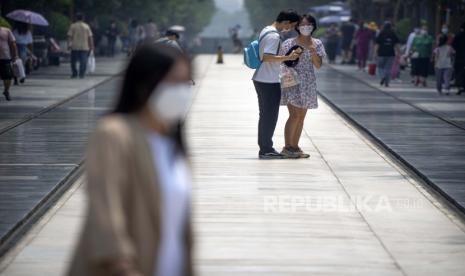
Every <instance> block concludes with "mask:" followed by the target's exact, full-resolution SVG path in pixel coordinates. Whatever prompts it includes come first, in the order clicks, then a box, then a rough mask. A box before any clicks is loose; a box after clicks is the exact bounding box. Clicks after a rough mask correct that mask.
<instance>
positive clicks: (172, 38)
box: [155, 30, 183, 52]
mask: <svg viewBox="0 0 465 276" xmlns="http://www.w3.org/2000/svg"><path fill="white" fill-rule="evenodd" d="M178 40H179V33H177V32H175V31H173V30H167V31H166V32H165V36H164V37H162V38H159V39H157V40H156V41H155V43H164V44H167V45H170V46H171V47H174V48H175V49H177V50H178V51H181V52H182V51H183V50H182V48H181V46H180V45H179V42H178Z"/></svg>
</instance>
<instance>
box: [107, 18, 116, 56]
mask: <svg viewBox="0 0 465 276" xmlns="http://www.w3.org/2000/svg"><path fill="white" fill-rule="evenodd" d="M106 35H107V38H108V50H107V55H108V56H110V57H113V56H114V55H115V52H116V50H115V48H116V40H117V39H118V35H119V30H118V27H117V26H116V22H115V21H112V22H111V24H110V26H109V27H108V29H107V32H106Z"/></svg>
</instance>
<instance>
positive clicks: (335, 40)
mask: <svg viewBox="0 0 465 276" xmlns="http://www.w3.org/2000/svg"><path fill="white" fill-rule="evenodd" d="M325 38H326V49H327V50H328V59H329V63H331V64H333V63H335V62H336V56H337V49H338V47H339V39H340V33H339V30H338V29H337V26H336V24H331V26H330V27H329V28H328V29H327V30H326V34H325Z"/></svg>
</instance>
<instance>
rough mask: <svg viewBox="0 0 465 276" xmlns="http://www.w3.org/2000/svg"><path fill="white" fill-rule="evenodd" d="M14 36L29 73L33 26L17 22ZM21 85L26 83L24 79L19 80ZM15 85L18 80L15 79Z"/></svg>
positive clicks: (20, 56)
mask: <svg viewBox="0 0 465 276" xmlns="http://www.w3.org/2000/svg"><path fill="white" fill-rule="evenodd" d="M13 35H14V36H15V39H16V46H17V47H18V54H19V58H20V59H21V60H22V62H23V64H24V68H25V69H27V70H26V72H27V73H29V69H30V67H31V66H30V64H29V60H30V59H29V57H30V56H31V54H32V44H33V42H34V41H33V37H32V32H31V26H30V25H28V24H25V23H21V22H17V23H16V28H15V29H14V30H13ZM19 81H20V82H21V83H23V82H24V79H21V80H19ZM15 83H16V84H17V80H16V78H15Z"/></svg>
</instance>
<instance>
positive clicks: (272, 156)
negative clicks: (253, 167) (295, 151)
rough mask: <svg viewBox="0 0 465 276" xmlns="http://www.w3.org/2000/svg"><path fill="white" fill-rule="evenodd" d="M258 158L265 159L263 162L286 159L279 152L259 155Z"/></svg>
mask: <svg viewBox="0 0 465 276" xmlns="http://www.w3.org/2000/svg"><path fill="white" fill-rule="evenodd" d="M258 158H259V159H263V160H270V159H284V158H286V157H285V156H284V155H282V154H280V153H279V152H277V151H270V152H266V153H259V154H258Z"/></svg>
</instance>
